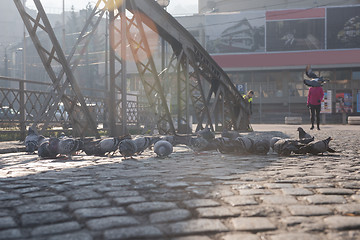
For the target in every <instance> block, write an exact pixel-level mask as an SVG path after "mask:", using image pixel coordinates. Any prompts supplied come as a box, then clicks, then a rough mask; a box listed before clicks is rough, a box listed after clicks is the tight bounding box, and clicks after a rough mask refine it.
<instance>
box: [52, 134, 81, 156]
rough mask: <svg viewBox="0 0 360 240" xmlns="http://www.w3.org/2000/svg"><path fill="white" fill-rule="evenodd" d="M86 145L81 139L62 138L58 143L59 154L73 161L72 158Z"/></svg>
mask: <svg viewBox="0 0 360 240" xmlns="http://www.w3.org/2000/svg"><path fill="white" fill-rule="evenodd" d="M83 146H84V143H83V141H82V140H80V139H74V138H68V137H64V138H61V139H60V141H59V143H58V153H59V154H61V155H67V156H68V158H69V160H71V156H72V155H73V154H74V153H76V152H77V151H80V150H82V148H83Z"/></svg>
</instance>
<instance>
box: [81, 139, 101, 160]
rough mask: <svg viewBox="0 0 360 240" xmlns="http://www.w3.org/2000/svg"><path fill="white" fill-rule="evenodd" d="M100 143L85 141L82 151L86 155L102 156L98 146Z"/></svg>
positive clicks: (98, 140)
mask: <svg viewBox="0 0 360 240" xmlns="http://www.w3.org/2000/svg"><path fill="white" fill-rule="evenodd" d="M100 141H101V139H96V140H93V139H91V140H85V141H84V147H83V151H84V152H85V153H86V155H88V156H90V155H94V156H104V152H103V151H101V150H100V145H99V143H100Z"/></svg>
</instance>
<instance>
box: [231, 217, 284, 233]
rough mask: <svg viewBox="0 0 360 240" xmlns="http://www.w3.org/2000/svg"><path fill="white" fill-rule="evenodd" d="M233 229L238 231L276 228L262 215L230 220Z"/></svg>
mask: <svg viewBox="0 0 360 240" xmlns="http://www.w3.org/2000/svg"><path fill="white" fill-rule="evenodd" d="M231 223H232V224H233V226H234V228H235V230H239V231H252V232H259V231H268V230H275V229H277V228H276V226H275V225H274V224H273V223H272V222H270V221H269V219H267V218H263V217H239V218H233V219H232V220H231Z"/></svg>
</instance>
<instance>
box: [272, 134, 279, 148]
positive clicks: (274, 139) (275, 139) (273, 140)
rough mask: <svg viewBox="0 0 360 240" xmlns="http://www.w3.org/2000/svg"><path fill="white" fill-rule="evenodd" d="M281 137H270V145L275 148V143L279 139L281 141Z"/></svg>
mask: <svg viewBox="0 0 360 240" xmlns="http://www.w3.org/2000/svg"><path fill="white" fill-rule="evenodd" d="M280 139H281V138H280V137H273V138H271V139H270V147H271V148H272V149H274V145H275V143H276V142H277V141H279V140H280Z"/></svg>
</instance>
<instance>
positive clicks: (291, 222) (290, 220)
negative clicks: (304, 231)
mask: <svg viewBox="0 0 360 240" xmlns="http://www.w3.org/2000/svg"><path fill="white" fill-rule="evenodd" d="M308 220H309V218H308V217H298V216H295V217H285V218H281V219H280V222H282V223H283V224H285V225H286V226H289V227H291V226H296V225H299V224H301V223H305V222H307V221H308Z"/></svg>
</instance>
